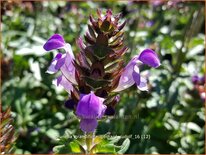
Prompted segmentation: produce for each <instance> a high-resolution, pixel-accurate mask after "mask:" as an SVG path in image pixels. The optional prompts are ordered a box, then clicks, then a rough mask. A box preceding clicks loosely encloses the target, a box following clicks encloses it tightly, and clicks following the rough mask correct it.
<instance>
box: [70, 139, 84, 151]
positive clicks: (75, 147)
mask: <svg viewBox="0 0 206 155" xmlns="http://www.w3.org/2000/svg"><path fill="white" fill-rule="evenodd" d="M69 145H70V147H71V150H72V152H74V153H81V149H80V147H79V143H78V142H77V140H74V141H73V142H70V143H69Z"/></svg>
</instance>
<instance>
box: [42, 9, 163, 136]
mask: <svg viewBox="0 0 206 155" xmlns="http://www.w3.org/2000/svg"><path fill="white" fill-rule="evenodd" d="M97 14H98V18H97V19H94V18H93V17H92V16H90V24H88V31H87V32H86V34H85V36H84V40H83V39H82V38H79V39H78V40H77V45H78V46H79V49H80V52H79V53H77V55H76V58H75V57H74V54H73V52H72V49H71V46H70V44H68V43H66V42H65V40H64V38H63V37H62V36H61V35H59V34H54V35H53V36H51V37H50V38H49V39H48V41H47V42H46V43H45V45H44V49H45V50H46V51H50V50H55V49H56V50H59V49H63V50H64V51H65V52H64V53H61V52H59V53H58V54H57V55H56V56H55V57H54V59H53V60H52V62H51V65H50V66H49V68H48V70H47V72H48V73H50V74H53V73H56V72H61V75H60V76H59V77H57V79H56V81H55V84H56V85H57V86H63V87H64V89H65V90H66V91H67V92H68V93H70V99H69V100H67V101H66V102H65V107H66V108H68V109H71V110H74V111H75V114H76V115H77V116H78V117H79V118H80V128H81V130H82V131H84V132H93V131H94V130H95V128H96V127H97V125H98V119H101V118H102V117H103V115H114V114H115V105H116V104H117V103H118V102H119V96H118V94H115V95H113V94H111V93H113V92H118V91H121V90H124V89H126V88H128V87H130V86H132V85H133V84H136V85H137V87H138V88H139V89H140V90H147V80H146V78H144V76H142V75H140V70H139V65H141V64H146V65H148V66H150V67H154V68H156V67H158V66H159V65H160V61H159V59H158V56H157V54H156V53H155V52H154V51H152V50H150V49H146V50H144V51H142V52H141V53H140V54H139V55H137V56H135V57H134V58H133V59H132V60H131V61H130V62H129V63H128V64H127V65H126V66H125V67H124V61H123V59H122V57H123V55H124V54H125V53H126V51H127V49H128V48H127V47H126V46H124V44H123V40H124V38H123V35H124V32H123V31H122V29H123V27H124V26H125V24H126V22H123V23H120V22H119V21H120V17H121V15H120V14H118V15H113V14H112V11H111V10H107V11H106V14H105V15H103V14H102V12H101V11H100V10H98V11H97ZM112 91H113V92H112ZM106 105H107V106H106Z"/></svg>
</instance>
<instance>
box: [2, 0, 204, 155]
mask: <svg viewBox="0 0 206 155" xmlns="http://www.w3.org/2000/svg"><path fill="white" fill-rule="evenodd" d="M204 7H205V6H204V2H181V1H180V0H179V1H178V0H176V1H173V2H172V1H169V2H166V1H162V0H158V1H152V2H138V1H137V2H132V1H131V2H126V1H122V2H120V1H119V2H115V1H111V2H91V1H89V2H66V1H53V2H47V1H45V2H28V1H27V2H22V1H19V0H18V1H12V0H10V1H7V2H6V1H4V2H1V12H2V16H1V21H2V23H1V28H2V44H1V47H2V48H1V50H2V51H1V70H2V76H1V80H2V90H1V91H2V103H3V110H5V109H6V108H7V107H8V106H11V110H12V116H13V117H14V120H15V121H14V126H15V130H16V132H17V133H18V135H19V136H18V139H17V140H16V150H15V153H16V154H18V153H21V154H24V153H52V148H53V147H54V146H55V145H57V141H56V140H57V137H59V136H62V135H63V134H64V133H65V130H66V129H67V130H68V132H70V133H71V134H75V135H78V134H82V133H81V131H80V129H79V122H78V119H77V118H76V117H74V114H73V112H72V111H69V110H67V109H65V107H64V101H65V100H66V99H67V98H68V96H67V93H66V92H65V91H62V90H61V89H56V88H55V86H54V85H52V80H53V78H54V76H53V75H49V74H46V73H45V71H46V70H47V67H48V66H49V63H50V61H51V59H52V58H53V54H54V53H52V52H51V53H47V54H45V51H44V50H43V48H42V45H43V44H44V43H45V42H46V40H47V39H48V38H49V37H50V36H51V35H53V34H54V33H60V34H62V35H63V36H64V38H65V40H66V41H67V42H68V43H70V44H71V45H72V48H73V51H74V53H76V52H78V51H79V49H78V48H77V45H76V43H75V42H76V39H77V38H78V37H79V36H83V34H84V32H85V30H86V29H87V26H86V24H87V23H88V20H89V18H88V17H89V15H90V14H93V15H95V14H96V9H97V8H101V9H103V10H104V11H105V10H106V9H108V8H111V9H112V11H113V12H114V13H119V12H122V13H123V19H126V20H127V25H126V28H125V44H126V45H128V47H129V48H130V50H129V52H128V53H127V55H126V57H125V62H128V60H129V59H130V58H131V57H132V56H134V55H136V54H138V53H139V52H140V51H141V50H142V49H144V48H148V47H150V48H152V49H154V50H155V51H156V52H157V53H158V55H159V57H160V59H161V63H162V65H161V67H159V68H158V69H151V70H150V71H149V74H151V77H150V78H149V83H150V86H151V89H150V91H149V92H140V91H137V90H136V88H135V87H131V88H130V89H128V90H127V91H125V92H124V93H121V100H120V103H119V104H118V106H117V108H116V116H117V117H115V118H110V119H109V118H105V120H104V122H103V121H102V122H101V123H99V126H98V129H97V134H106V133H107V132H110V133H111V135H119V136H124V135H132V138H131V137H130V141H131V143H130V147H129V149H128V151H127V152H126V153H198V154H199V153H204V143H205V141H204V135H205V133H204V126H205V116H204V114H205V109H204V101H205V100H204V98H201V97H200V95H199V93H198V90H197V89H196V87H195V85H194V84H193V83H192V81H191V78H192V76H193V75H194V74H198V75H199V76H203V75H204V74H205V70H204V66H205V64H204V48H205V45H204V44H205V37H204V36H205V29H204V28H205V25H204V23H205V17H204ZM142 70H147V67H144V68H142ZM203 90H204V89H203ZM148 137H149V138H148ZM123 140H124V139H122V141H120V143H122V142H123ZM68 153H69V152H68Z"/></svg>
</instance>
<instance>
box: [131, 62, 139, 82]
mask: <svg viewBox="0 0 206 155" xmlns="http://www.w3.org/2000/svg"><path fill="white" fill-rule="evenodd" d="M132 77H133V80H134V81H135V83H136V85H137V86H138V85H140V73H139V67H138V66H137V65H135V66H134V71H133V73H132Z"/></svg>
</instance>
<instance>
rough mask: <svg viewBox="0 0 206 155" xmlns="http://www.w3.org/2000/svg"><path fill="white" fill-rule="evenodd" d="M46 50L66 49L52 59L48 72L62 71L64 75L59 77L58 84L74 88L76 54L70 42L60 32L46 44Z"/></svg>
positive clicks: (67, 88)
mask: <svg viewBox="0 0 206 155" xmlns="http://www.w3.org/2000/svg"><path fill="white" fill-rule="evenodd" d="M44 49H45V50H46V51H51V50H55V49H64V50H65V52H66V53H63V54H62V53H58V54H57V55H56V56H55V57H54V59H53V60H52V62H51V64H50V66H49V68H48V70H47V73H49V74H54V73H56V72H58V71H61V73H62V75H61V76H60V77H58V78H57V84H56V85H57V86H59V85H61V86H63V87H64V88H65V89H66V91H68V92H70V91H71V90H72V84H76V80H75V67H74V65H73V60H74V54H73V52H72V49H71V46H70V44H68V43H66V42H65V41H64V38H63V37H62V36H61V35H59V34H54V35H53V36H51V37H50V38H49V40H48V41H47V42H46V43H45V44H44Z"/></svg>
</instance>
